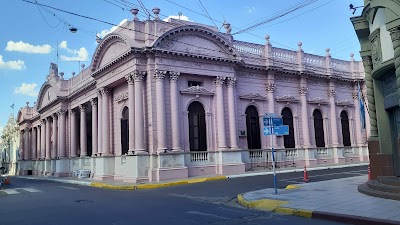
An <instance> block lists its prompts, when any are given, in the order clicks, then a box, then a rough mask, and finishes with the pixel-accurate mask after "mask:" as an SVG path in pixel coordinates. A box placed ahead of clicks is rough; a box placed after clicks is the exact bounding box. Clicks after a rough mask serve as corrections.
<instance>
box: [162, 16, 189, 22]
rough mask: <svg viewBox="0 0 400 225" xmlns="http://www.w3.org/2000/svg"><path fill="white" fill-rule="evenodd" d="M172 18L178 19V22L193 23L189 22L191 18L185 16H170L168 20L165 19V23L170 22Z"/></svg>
mask: <svg viewBox="0 0 400 225" xmlns="http://www.w3.org/2000/svg"><path fill="white" fill-rule="evenodd" d="M170 18H172V19H177V20H184V21H190V22H193V21H191V20H189V17H187V16H184V15H182V16H180V17H179V16H178V15H176V16H175V15H170V16H168V17H167V18H165V19H163V20H164V21H165V22H168V21H169V19H170Z"/></svg>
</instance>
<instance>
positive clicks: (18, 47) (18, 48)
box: [6, 41, 51, 54]
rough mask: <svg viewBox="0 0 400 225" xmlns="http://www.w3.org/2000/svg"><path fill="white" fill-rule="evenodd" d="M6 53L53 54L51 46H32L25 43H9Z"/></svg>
mask: <svg viewBox="0 0 400 225" xmlns="http://www.w3.org/2000/svg"><path fill="white" fill-rule="evenodd" d="M6 51H9V52H24V53H35V54H49V53H50V52H51V46H50V45H48V44H45V45H36V46H34V45H31V44H29V43H25V42H22V41H19V42H14V41H9V42H7V46H6Z"/></svg>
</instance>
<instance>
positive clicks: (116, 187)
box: [18, 176, 227, 190]
mask: <svg viewBox="0 0 400 225" xmlns="http://www.w3.org/2000/svg"><path fill="white" fill-rule="evenodd" d="M18 178H21V179H28V180H43V181H52V182H58V183H66V184H77V185H83V186H91V187H97V188H104V189H112V190H144V189H155V188H163V187H171V186H178V185H185V184H195V183H201V182H206V181H213V180H224V179H227V177H226V176H214V177H202V178H194V179H185V180H179V181H172V182H165V183H149V184H136V185H112V184H107V183H103V182H91V181H76V180H63V179H46V178H40V177H26V176H18Z"/></svg>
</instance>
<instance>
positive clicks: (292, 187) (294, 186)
mask: <svg viewBox="0 0 400 225" xmlns="http://www.w3.org/2000/svg"><path fill="white" fill-rule="evenodd" d="M296 188H301V186H299V185H294V184H289V185H288V186H286V188H285V189H287V190H290V189H296Z"/></svg>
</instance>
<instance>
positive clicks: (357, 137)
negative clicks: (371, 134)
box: [353, 83, 363, 146]
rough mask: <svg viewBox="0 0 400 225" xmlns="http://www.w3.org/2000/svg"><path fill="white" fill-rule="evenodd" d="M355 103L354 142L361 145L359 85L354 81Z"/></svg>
mask: <svg viewBox="0 0 400 225" xmlns="http://www.w3.org/2000/svg"><path fill="white" fill-rule="evenodd" d="M353 90H354V92H353V103H354V121H355V129H356V130H355V132H354V133H355V137H354V139H355V141H354V143H355V144H356V145H357V146H359V145H361V144H362V143H363V140H362V134H361V115H360V102H359V101H358V85H357V83H354V89H353Z"/></svg>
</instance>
